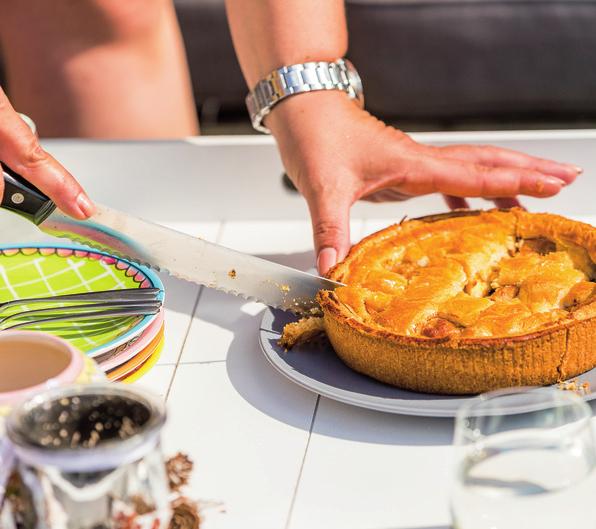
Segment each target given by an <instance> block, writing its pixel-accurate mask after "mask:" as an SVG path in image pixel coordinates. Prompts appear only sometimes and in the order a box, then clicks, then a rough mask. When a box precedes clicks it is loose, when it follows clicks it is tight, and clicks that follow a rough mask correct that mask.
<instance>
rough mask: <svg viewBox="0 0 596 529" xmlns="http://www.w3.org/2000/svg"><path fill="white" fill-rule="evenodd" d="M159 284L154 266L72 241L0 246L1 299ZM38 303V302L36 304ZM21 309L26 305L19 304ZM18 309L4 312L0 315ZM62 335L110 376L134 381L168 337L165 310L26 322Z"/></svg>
mask: <svg viewBox="0 0 596 529" xmlns="http://www.w3.org/2000/svg"><path fill="white" fill-rule="evenodd" d="M123 288H159V289H160V290H161V292H160V299H162V300H163V284H162V282H161V280H160V279H159V277H158V276H157V275H156V274H155V273H153V272H152V271H151V270H149V269H148V268H146V267H144V266H140V265H137V264H134V263H130V262H129V261H126V260H123V259H120V258H118V257H114V256H112V255H109V254H106V253H102V252H98V251H95V250H90V249H88V248H84V247H80V246H70V245H51V246H48V245H34V246H26V247H24V246H0V301H1V302H4V301H9V300H13V299H23V298H33V297H46V296H55V295H60V294H75V293H79V292H93V291H103V290H116V289H123ZM36 308H38V307H36ZM19 309H21V310H22V306H21V307H19ZM11 310H12V312H14V311H15V310H16V309H14V308H12V309H7V310H6V311H4V313H3V312H2V311H1V306H0V330H1V329H2V328H3V327H2V320H1V318H2V317H4V316H5V315H7V314H9V313H10V311H11ZM27 329H30V330H40V331H45V332H49V333H51V334H55V335H57V336H60V337H62V338H64V339H66V340H68V341H69V342H71V343H72V344H73V345H75V346H76V347H78V348H79V349H80V350H81V351H83V352H84V353H86V354H87V355H88V356H89V357H90V358H92V359H93V360H94V361H95V362H97V363H98V364H99V366H100V367H101V369H102V370H103V371H104V372H105V373H106V375H107V377H108V379H110V380H119V381H124V382H132V381H134V380H137V379H138V378H139V377H141V376H142V375H143V374H144V373H146V372H147V371H148V370H149V369H151V367H152V366H153V365H155V363H156V362H157V360H158V358H159V355H160V353H161V349H162V348H163V342H164V315H163V308H162V309H161V311H160V312H158V313H157V314H154V315H148V316H132V317H131V316H127V317H116V318H111V319H109V320H93V319H77V320H72V321H66V322H64V321H61V322H48V323H44V324H40V325H32V326H29V327H27Z"/></svg>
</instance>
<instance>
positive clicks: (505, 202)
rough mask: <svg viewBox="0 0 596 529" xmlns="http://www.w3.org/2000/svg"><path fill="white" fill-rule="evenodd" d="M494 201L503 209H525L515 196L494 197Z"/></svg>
mask: <svg viewBox="0 0 596 529" xmlns="http://www.w3.org/2000/svg"><path fill="white" fill-rule="evenodd" d="M493 202H494V203H495V206H497V207H498V208H501V209H511V208H523V209H525V208H524V207H523V206H522V204H521V202H520V201H519V200H518V199H517V198H515V197H513V198H511V197H507V198H494V199H493Z"/></svg>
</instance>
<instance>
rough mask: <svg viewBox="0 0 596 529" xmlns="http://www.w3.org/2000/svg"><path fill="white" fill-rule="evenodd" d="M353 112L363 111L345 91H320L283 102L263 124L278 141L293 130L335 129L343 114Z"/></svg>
mask: <svg viewBox="0 0 596 529" xmlns="http://www.w3.org/2000/svg"><path fill="white" fill-rule="evenodd" d="M354 112H363V111H362V110H361V109H360V108H359V107H358V104H357V103H356V102H355V101H354V100H353V99H350V97H349V96H348V95H347V94H346V93H345V92H342V91H340V90H321V91H316V92H307V93H304V94H299V95H296V96H295V97H290V98H287V99H285V100H284V101H280V102H279V103H278V104H277V105H275V106H274V107H273V108H272V109H271V112H270V113H269V114H268V115H267V116H266V117H265V121H264V124H265V126H266V127H267V128H269V129H270V130H271V133H272V134H273V135H274V136H275V138H276V139H278V140H279V139H280V138H281V137H283V136H285V135H287V134H288V133H292V132H293V131H305V132H306V133H307V134H308V133H311V134H312V133H313V132H314V131H315V130H320V131H322V132H323V131H325V130H328V128H329V127H330V126H332V125H333V126H334V127H335V125H336V122H337V120H338V118H339V117H340V116H341V115H345V114H346V113H349V114H352V113H354ZM307 131H308V132H307Z"/></svg>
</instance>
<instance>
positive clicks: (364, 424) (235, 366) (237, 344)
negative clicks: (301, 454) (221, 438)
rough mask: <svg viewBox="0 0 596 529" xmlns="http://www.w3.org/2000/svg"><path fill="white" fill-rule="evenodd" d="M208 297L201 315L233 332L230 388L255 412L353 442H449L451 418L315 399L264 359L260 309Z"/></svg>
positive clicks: (291, 259) (294, 259) (302, 258)
mask: <svg viewBox="0 0 596 529" xmlns="http://www.w3.org/2000/svg"><path fill="white" fill-rule="evenodd" d="M309 253H310V252H309ZM264 257H266V258H267V259H271V260H274V261H277V262H283V263H284V264H288V265H289V266H294V267H298V266H299V265H300V264H302V265H305V266H303V268H307V267H309V266H310V264H311V261H310V260H309V259H310V257H309V255H308V254H307V253H301V254H290V255H267V256H264ZM210 300H211V303H213V307H215V306H217V308H218V309H217V310H208V311H206V312H205V313H203V314H202V315H201V317H202V318H203V319H204V320H205V321H208V322H209V323H212V324H214V325H218V326H220V327H223V328H226V329H228V330H230V331H231V332H232V333H233V338H232V341H231V343H230V344H229V347H228V351H227V359H226V368H227V373H228V376H229V379H230V381H231V383H232V385H233V386H234V388H235V389H236V391H237V392H238V393H239V394H240V395H241V396H242V397H243V398H244V399H245V400H246V401H247V402H248V403H250V405H252V406H254V407H255V408H256V409H258V410H260V411H261V412H263V413H265V414H267V415H269V416H270V417H272V418H274V419H275V420H278V421H281V422H283V423H285V424H288V425H290V426H292V427H295V428H300V429H302V430H307V431H308V430H310V429H311V427H312V429H313V432H315V433H316V434H320V435H326V436H330V437H336V438H342V439H348V440H353V441H359V442H367V443H378V444H389V445H422V446H427V445H448V444H450V443H451V441H452V432H453V421H452V420H451V419H436V418H428V417H412V416H405V415H394V414H388V413H382V412H376V411H371V410H365V409H362V408H357V407H354V406H349V405H346V404H342V403H339V402H335V401H332V400H329V399H326V398H324V397H321V398H320V400H319V401H318V399H317V396H316V395H315V394H314V393H311V392H309V391H306V390H305V389H302V388H301V387H299V386H298V385H296V384H294V383H292V382H290V381H289V380H288V379H286V378H285V377H284V376H282V375H281V374H279V373H278V372H277V371H275V369H274V368H273V367H272V366H271V365H270V364H269V362H268V361H267V360H266V358H265V356H264V355H263V353H262V351H261V348H260V345H259V329H260V325H261V320H262V317H263V310H258V309H257V306H255V305H254V304H253V305H250V304H247V302H246V301H245V300H243V299H241V298H235V297H232V296H229V295H226V294H223V293H221V292H212V293H210ZM255 309H256V310H258V312H257V313H255ZM317 401H318V405H317ZM315 409H316V417H315V420H314V421H313V414H314V413H315Z"/></svg>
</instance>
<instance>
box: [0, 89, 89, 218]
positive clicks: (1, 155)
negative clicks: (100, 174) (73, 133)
mask: <svg viewBox="0 0 596 529" xmlns="http://www.w3.org/2000/svg"><path fill="white" fill-rule="evenodd" d="M0 160H2V161H3V162H4V163H5V164H6V165H7V166H9V167H10V168H11V169H13V170H14V171H15V172H16V173H18V174H20V175H21V176H23V178H25V179H26V180H28V181H29V182H31V183H32V184H33V185H34V186H36V187H38V188H39V189H40V190H41V191H43V192H44V193H45V194H46V195H48V196H49V197H50V198H51V199H52V200H53V201H54V202H55V203H56V205H57V206H58V208H59V209H61V210H62V211H64V212H65V213H67V214H68V215H71V216H73V217H75V218H80V219H84V218H87V217H89V216H91V215H92V214H93V212H94V206H93V203H92V202H91V200H90V199H89V197H88V196H87V195H86V193H85V192H84V191H83V188H82V187H81V185H80V184H79V183H78V182H77V181H76V180H75V178H74V177H73V176H72V175H71V174H70V173H69V172H68V171H67V170H66V169H65V168H64V167H62V166H61V165H60V164H59V163H58V162H57V161H56V160H55V159H54V158H53V157H52V156H51V155H50V154H48V153H47V152H46V151H45V150H43V148H42V147H41V145H40V144H39V142H38V141H37V137H36V136H35V134H33V132H32V131H31V129H30V128H29V127H28V126H27V124H26V123H25V122H24V121H23V120H22V119H21V118H20V116H19V115H18V114H17V113H16V112H15V111H14V109H13V108H12V105H11V104H10V102H9V100H8V98H7V97H6V94H5V93H4V91H2V89H1V88H0Z"/></svg>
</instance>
